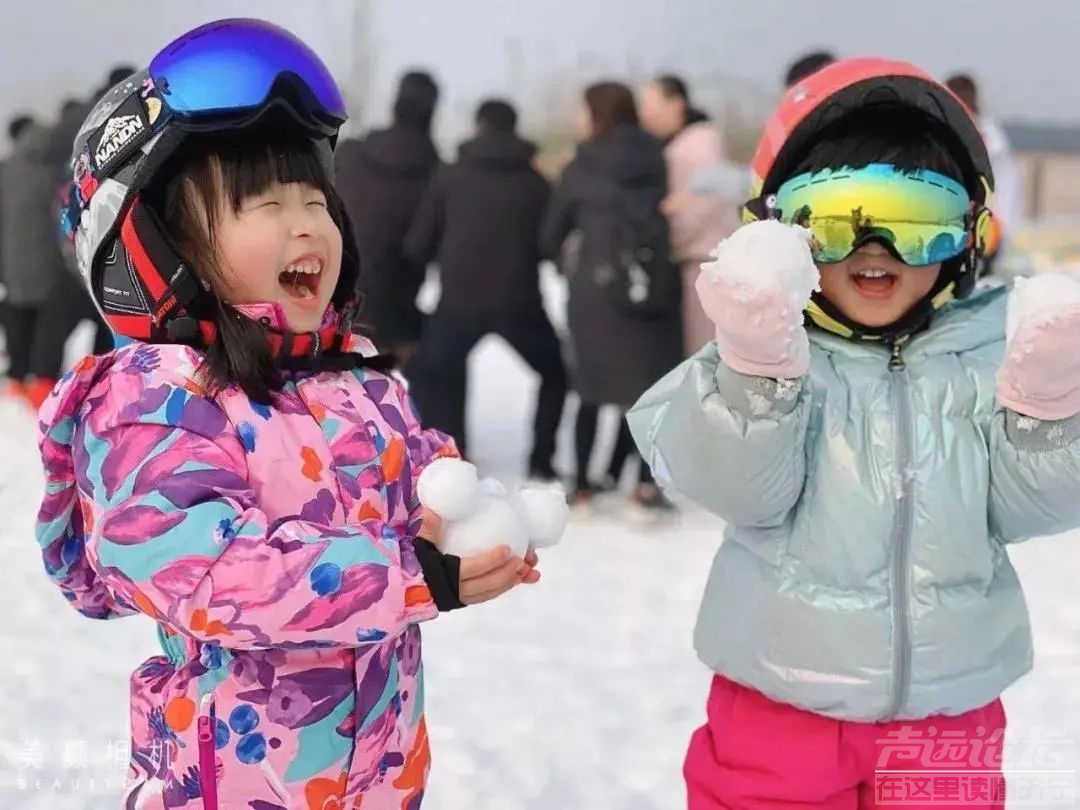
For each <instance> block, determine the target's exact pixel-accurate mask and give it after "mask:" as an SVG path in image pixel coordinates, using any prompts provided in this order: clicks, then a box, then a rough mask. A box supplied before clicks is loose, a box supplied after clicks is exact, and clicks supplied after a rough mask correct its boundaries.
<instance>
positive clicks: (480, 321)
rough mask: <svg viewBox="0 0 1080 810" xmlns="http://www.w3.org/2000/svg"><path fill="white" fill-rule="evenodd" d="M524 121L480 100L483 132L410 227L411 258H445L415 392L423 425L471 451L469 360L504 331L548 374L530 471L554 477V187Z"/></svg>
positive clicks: (557, 360) (561, 385)
mask: <svg viewBox="0 0 1080 810" xmlns="http://www.w3.org/2000/svg"><path fill="white" fill-rule="evenodd" d="M516 127H517V113H516V111H515V110H514V108H513V107H512V106H511V105H510V104H508V103H506V102H505V101H501V100H491V101H486V102H484V103H482V104H481V105H480V107H479V109H478V110H477V114H476V136H475V137H474V138H472V139H471V140H468V141H466V142H465V143H463V144H462V145H461V147H460V149H459V152H458V161H457V163H455V164H453V165H452V166H448V167H446V168H444V169H442V170H440V171H439V172H438V173H437V174H436V176H435V178H434V180H433V182H432V184H431V187H430V188H429V190H428V193H427V195H426V197H425V198H424V202H423V204H422V205H421V207H420V211H419V213H418V214H417V218H416V221H415V222H414V223H413V226H412V228H411V230H410V231H409V236H408V238H407V240H406V254H407V255H408V256H409V257H410V259H412V260H413V261H414V262H416V263H417V264H419V265H420V266H423V265H426V264H427V263H428V262H429V261H431V260H432V259H437V260H438V263H439V275H440V279H441V287H442V295H441V297H440V299H439V305H438V308H437V309H436V311H435V312H434V313H433V314H432V316H431V317H430V318H429V319H428V322H427V323H426V324H425V327H424V336H423V339H422V342H421V344H420V354H419V358H418V360H417V369H416V374H415V375H413V377H412V383H413V385H412V390H413V394H414V396H415V398H416V402H417V405H418V407H419V409H420V413H421V414H422V415H423V417H424V424H425V425H427V426H429V427H433V428H437V429H439V430H442V431H444V432H446V433H449V434H450V435H452V436H453V437H454V438H455V439H456V440H457V442H458V447H459V449H461V450H462V452H466V448H467V446H468V445H467V441H466V429H465V421H466V420H465V399H466V390H467V387H468V386H467V377H466V369H467V360H468V356H469V353H470V352H471V351H472V349H473V347H474V346H475V345H476V344H477V343H478V342H479V341H480V340H481V339H482V338H483V337H485V336H486V335H488V334H497V335H500V336H501V337H502V338H503V339H505V340H506V342H507V343H509V344H510V345H511V346H512V347H513V348H514V349H515V350H516V351H517V353H518V354H519V355H521V357H522V359H523V360H525V362H526V363H528V364H529V365H530V366H531V367H532V369H533V371H535V372H536V373H537V374H538V375H539V376H540V391H539V395H538V399H537V406H536V417H535V420H534V424H533V449H532V453H531V455H530V457H529V470H528V472H529V474H530V476H531V477H533V478H537V479H541V480H553V479H555V477H556V474H555V470H554V467H553V465H552V459H553V457H554V455H555V436H556V433H557V432H558V429H559V423H560V421H561V420H562V411H563V404H564V402H565V399H566V370H565V368H564V367H563V362H562V350H561V346H560V343H559V338H558V336H557V335H556V334H555V329H554V328H553V327H552V325H551V321H550V320H548V317H547V314H546V313H545V312H544V307H543V302H542V298H541V294H540V276H539V266H540V262H541V259H542V257H541V251H540V227H541V224H542V223H543V219H544V213H545V211H546V210H547V206H548V201H549V199H550V196H551V189H550V186H549V185H548V182H547V180H545V179H544V178H543V177H542V176H541V175H540V173H539V172H538V171H537V170H536V169H535V168H534V167H533V163H532V161H533V157H534V156H535V154H536V147H535V146H534V145H533V144H532V143H530V142H529V141H526V140H524V139H522V138H520V137H519V136H518V135H517V133H516Z"/></svg>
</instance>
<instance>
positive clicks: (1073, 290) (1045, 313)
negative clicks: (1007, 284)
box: [997, 273, 1080, 420]
mask: <svg viewBox="0 0 1080 810" xmlns="http://www.w3.org/2000/svg"><path fill="white" fill-rule="evenodd" d="M1005 332H1006V344H1005V359H1004V361H1002V364H1001V368H1000V369H999V370H998V377H997V396H998V401H999V402H1000V403H1001V404H1002V405H1005V406H1006V407H1009V408H1012V409H1013V410H1014V411H1016V412H1017V413H1020V414H1023V415H1024V416H1031V417H1034V418H1036V419H1046V420H1057V419H1066V418H1068V417H1070V416H1074V415H1076V414H1077V413H1080V351H1077V348H1078V344H1080V280H1077V279H1076V278H1073V277H1072V276H1066V275H1062V274H1059V273H1043V274H1040V275H1037V276H1035V277H1033V278H1030V279H1024V278H1021V279H1017V280H1016V286H1015V287H1014V289H1013V291H1012V292H1011V293H1010V294H1009V306H1008V317H1007V322H1006V326H1005Z"/></svg>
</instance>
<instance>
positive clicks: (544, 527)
mask: <svg viewBox="0 0 1080 810" xmlns="http://www.w3.org/2000/svg"><path fill="white" fill-rule="evenodd" d="M516 501H517V506H518V509H519V510H520V512H521V515H522V517H523V518H524V521H525V525H526V527H527V532H528V535H529V540H530V542H531V545H532V547H533V548H548V547H550V546H554V545H556V544H557V543H558V542H559V540H561V539H562V536H563V532H565V531H566V524H567V523H569V522H570V505H569V504H568V503H567V502H566V495H565V494H564V493H563V491H562V489H561V488H558V487H529V488H527V489H523V490H521V491H520V492H519V493H518V494H517V498H516Z"/></svg>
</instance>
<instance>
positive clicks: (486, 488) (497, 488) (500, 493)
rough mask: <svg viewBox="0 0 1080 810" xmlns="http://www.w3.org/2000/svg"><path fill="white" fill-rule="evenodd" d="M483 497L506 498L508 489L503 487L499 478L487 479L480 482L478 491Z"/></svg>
mask: <svg viewBox="0 0 1080 810" xmlns="http://www.w3.org/2000/svg"><path fill="white" fill-rule="evenodd" d="M477 492H479V493H480V494H481V495H488V496H490V497H492V498H505V497H506V487H504V486H503V485H502V482H501V481H499V480H498V479H497V478H485V479H484V480H483V481H481V482H480V488H479V489H478V490H477Z"/></svg>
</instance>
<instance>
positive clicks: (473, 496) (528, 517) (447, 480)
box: [417, 458, 570, 557]
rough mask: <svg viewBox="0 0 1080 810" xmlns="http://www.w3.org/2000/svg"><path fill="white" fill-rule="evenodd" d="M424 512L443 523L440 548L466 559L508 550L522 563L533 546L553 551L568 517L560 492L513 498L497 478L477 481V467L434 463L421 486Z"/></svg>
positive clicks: (526, 492)
mask: <svg viewBox="0 0 1080 810" xmlns="http://www.w3.org/2000/svg"><path fill="white" fill-rule="evenodd" d="M417 495H418V496H419V498H420V503H422V504H423V505H424V506H425V507H426V508H428V509H430V510H431V511H433V512H435V514H437V515H438V516H439V517H440V518H442V521H443V523H442V537H441V539H440V540H439V543H438V545H439V548H440V549H442V551H443V553H445V554H453V555H455V556H458V557H467V556H471V555H473V554H479V553H480V552H483V551H488V550H489V549H492V548H495V547H496V546H499V545H506V546H509V547H510V550H511V551H512V552H513V554H514V555H515V556H517V557H524V556H525V554H526V552H528V550H529V546H530V544H531V545H533V546H534V547H535V548H543V547H546V546H553V545H555V544H556V543H557V542H559V539H560V538H561V537H562V533H563V531H565V529H566V523H567V520H568V519H569V517H570V508H569V506H567V503H566V496H565V495H563V493H562V491H561V490H554V489H550V490H549V489H538V488H532V489H525V490H522V491H520V492H518V493H515V494H513V495H511V494H510V493H508V492H507V491H506V488H505V487H504V486H503V485H502V484H501V483H499V482H498V481H497V480H495V479H494V478H485V479H484V480H482V481H481V480H478V476H477V473H476V467H474V466H473V465H472V464H469V463H467V462H464V461H461V460H460V459H454V458H444V459H439V460H437V461H434V462H432V463H431V464H430V465H429V466H428V467H427V469H425V470H424V472H423V473H421V474H420V480H419V481H418V483H417Z"/></svg>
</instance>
